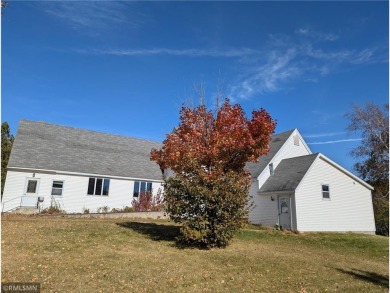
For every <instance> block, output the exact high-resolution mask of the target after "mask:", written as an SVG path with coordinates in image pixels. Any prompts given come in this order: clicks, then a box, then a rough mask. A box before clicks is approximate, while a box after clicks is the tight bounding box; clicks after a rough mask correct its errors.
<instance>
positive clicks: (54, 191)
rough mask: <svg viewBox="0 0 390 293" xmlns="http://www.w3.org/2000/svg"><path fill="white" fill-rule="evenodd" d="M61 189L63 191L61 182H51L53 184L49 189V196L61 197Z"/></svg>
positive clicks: (62, 182)
mask: <svg viewBox="0 0 390 293" xmlns="http://www.w3.org/2000/svg"><path fill="white" fill-rule="evenodd" d="M63 189H64V181H63V180H53V184H52V187H51V195H55V196H62V192H63Z"/></svg>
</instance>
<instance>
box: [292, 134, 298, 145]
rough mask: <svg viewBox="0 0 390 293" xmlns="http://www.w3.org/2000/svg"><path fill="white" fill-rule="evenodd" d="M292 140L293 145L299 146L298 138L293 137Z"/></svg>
mask: <svg viewBox="0 0 390 293" xmlns="http://www.w3.org/2000/svg"><path fill="white" fill-rule="evenodd" d="M293 139H294V145H296V146H299V136H298V135H294V137H293Z"/></svg>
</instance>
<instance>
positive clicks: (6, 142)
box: [1, 122, 14, 198]
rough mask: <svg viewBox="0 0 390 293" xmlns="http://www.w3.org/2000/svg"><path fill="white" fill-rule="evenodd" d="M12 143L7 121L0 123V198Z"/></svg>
mask: <svg viewBox="0 0 390 293" xmlns="http://www.w3.org/2000/svg"><path fill="white" fill-rule="evenodd" d="M13 143H14V136H13V135H12V134H11V130H10V128H9V125H8V122H3V123H1V198H3V190H4V183H5V178H6V176H7V165H8V160H9V156H10V154H11V149H12V144H13Z"/></svg>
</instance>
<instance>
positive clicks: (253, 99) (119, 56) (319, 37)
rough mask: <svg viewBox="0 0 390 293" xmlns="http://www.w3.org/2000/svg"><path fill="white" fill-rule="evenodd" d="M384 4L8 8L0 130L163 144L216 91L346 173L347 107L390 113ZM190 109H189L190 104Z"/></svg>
mask: <svg viewBox="0 0 390 293" xmlns="http://www.w3.org/2000/svg"><path fill="white" fill-rule="evenodd" d="M388 12H389V10H388V2H349V1H346V2H333V1H331V2H306V1H302V2H277V1H273V2H218V1H217V2H205V1H204V2H116V1H106V2H92V1H83V2H77V1H67V2H65V1H52V2H37V1H25V2H23V1H10V2H9V4H8V6H7V7H6V8H5V9H4V10H3V14H2V20H1V24H2V111H1V114H2V121H8V122H9V124H10V126H11V130H12V132H13V133H15V132H16V128H17V125H18V121H19V120H20V119H31V120H36V121H41V120H42V121H46V122H51V123H55V124H60V125H67V126H73V127H80V128H86V129H91V130H96V131H102V132H110V133H115V134H121V135H127V136H134V137H139V138H145V139H151V140H157V141H162V140H163V139H164V138H165V135H166V134H167V133H169V132H170V131H171V130H172V128H173V127H174V126H176V125H177V124H178V113H179V109H180V107H181V105H182V104H183V102H185V103H187V104H188V103H191V101H195V102H196V101H197V99H196V91H195V90H194V86H195V85H199V84H203V86H204V88H205V93H206V102H207V103H208V105H210V106H212V105H213V100H214V97H215V94H216V92H217V88H218V87H219V89H220V92H222V94H223V95H224V96H227V97H230V98H231V99H232V101H234V102H235V103H240V104H241V105H242V107H243V108H244V110H245V111H246V113H247V114H248V115H250V113H251V111H252V110H253V109H259V108H261V107H263V108H265V109H266V110H268V111H269V112H270V114H271V116H272V117H273V118H274V119H276V120H277V121H278V126H277V129H276V132H283V131H286V130H289V129H292V128H298V129H299V131H300V132H301V134H302V135H303V136H304V138H305V139H306V141H307V142H308V143H309V146H310V147H311V149H312V151H313V152H322V153H324V154H325V155H326V156H328V157H329V158H331V159H333V160H334V161H336V162H337V163H339V164H341V165H342V166H344V167H345V168H347V169H349V170H352V165H353V163H354V159H353V158H351V157H350V155H349V152H350V150H351V149H352V148H353V147H355V146H356V145H357V144H358V143H359V141H358V139H359V137H358V136H357V135H351V134H348V133H346V131H345V128H346V126H347V123H348V121H347V119H346V118H345V116H344V115H345V113H347V112H349V111H350V110H351V107H352V105H353V104H355V103H357V104H360V105H363V104H364V103H365V102H374V103H376V104H385V103H386V102H387V101H388V97H389V96H388V90H389V84H388V80H389V74H388V70H389V65H388V44H389V40H388V36H389V32H388V23H389V20H388ZM192 97H193V98H192Z"/></svg>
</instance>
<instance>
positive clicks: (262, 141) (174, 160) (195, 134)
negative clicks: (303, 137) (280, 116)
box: [151, 99, 276, 176]
mask: <svg viewBox="0 0 390 293" xmlns="http://www.w3.org/2000/svg"><path fill="white" fill-rule="evenodd" d="M180 120H181V122H180V124H179V126H178V127H177V128H175V129H174V130H173V132H172V133H171V134H169V135H168V136H167V139H166V140H165V141H164V145H163V147H162V149H161V150H156V149H153V150H152V152H151V160H154V161H156V162H157V163H158V164H159V165H160V167H161V168H162V169H166V168H170V169H171V170H173V171H174V172H176V173H181V172H184V173H191V172H192V171H193V169H194V168H198V167H200V166H201V167H202V168H203V169H205V170H206V171H208V172H209V173H210V175H211V174H214V175H217V176H218V175H220V174H221V173H225V172H227V171H240V170H242V169H243V168H244V166H245V163H246V162H248V161H251V162H256V160H257V159H258V158H259V157H260V156H261V155H264V154H266V153H268V151H269V149H268V144H269V142H270V135H271V134H272V133H273V132H274V129H275V126H276V122H275V121H274V120H273V119H272V118H271V116H270V115H269V114H268V113H267V112H266V111H265V110H264V109H261V110H259V111H253V112H252V119H251V120H249V119H247V118H246V117H245V113H244V111H243V110H242V108H241V106H240V105H231V104H230V101H229V100H228V99H226V100H225V102H224V103H223V105H222V107H221V108H220V109H219V111H218V113H217V115H216V117H214V116H213V114H212V112H211V111H207V109H206V107H205V106H203V105H202V106H199V107H197V108H195V109H191V108H188V107H183V108H182V109H181V111H180ZM211 171H212V172H211ZM215 173H218V174H215Z"/></svg>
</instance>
